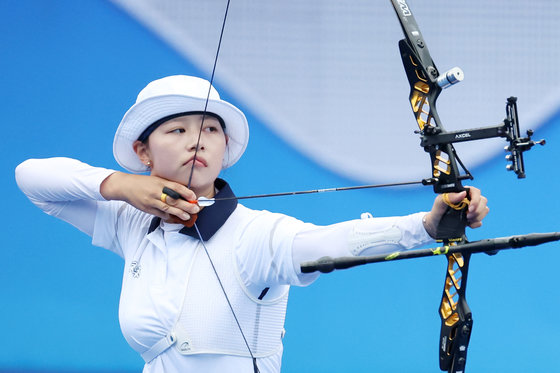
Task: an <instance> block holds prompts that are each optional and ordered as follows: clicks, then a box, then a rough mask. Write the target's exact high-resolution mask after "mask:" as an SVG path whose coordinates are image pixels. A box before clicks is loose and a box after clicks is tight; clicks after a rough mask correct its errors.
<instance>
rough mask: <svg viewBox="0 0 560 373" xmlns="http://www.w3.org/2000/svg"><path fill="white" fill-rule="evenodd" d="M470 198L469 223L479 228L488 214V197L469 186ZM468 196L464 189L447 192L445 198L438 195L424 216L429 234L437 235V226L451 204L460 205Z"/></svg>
mask: <svg viewBox="0 0 560 373" xmlns="http://www.w3.org/2000/svg"><path fill="white" fill-rule="evenodd" d="M468 189H469V199H468V202H467V203H468V209H467V212H466V219H467V225H468V226H469V227H471V228H478V227H480V226H482V220H483V219H484V217H485V216H486V215H487V214H488V212H489V208H488V206H487V203H488V199H486V197H484V196H483V195H482V194H481V193H480V189H478V188H475V187H468ZM465 198H467V192H466V191H462V192H459V193H447V197H446V198H445V199H444V196H443V195H438V196H437V197H436V199H435V201H434V204H433V206H432V210H431V211H430V212H429V213H428V214H427V215H426V216H425V217H424V228H425V229H426V231H427V232H428V234H429V235H430V236H431V237H433V238H438V237H437V234H436V232H437V228H438V225H439V223H440V221H441V218H442V217H443V215H444V214H445V213H446V211H448V209H449V208H450V205H453V206H460V205H461V203H462V202H463V201H464V200H465Z"/></svg>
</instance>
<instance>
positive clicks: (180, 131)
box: [169, 128, 185, 133]
mask: <svg viewBox="0 0 560 373" xmlns="http://www.w3.org/2000/svg"><path fill="white" fill-rule="evenodd" d="M184 132H185V130H184V129H183V128H175V129H172V130H171V131H169V133H184Z"/></svg>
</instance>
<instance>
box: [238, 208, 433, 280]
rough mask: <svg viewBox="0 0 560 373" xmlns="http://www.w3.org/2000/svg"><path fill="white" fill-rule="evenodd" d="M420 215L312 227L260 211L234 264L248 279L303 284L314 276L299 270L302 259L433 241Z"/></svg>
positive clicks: (374, 251)
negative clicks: (236, 263)
mask: <svg viewBox="0 0 560 373" xmlns="http://www.w3.org/2000/svg"><path fill="white" fill-rule="evenodd" d="M425 214H426V213H416V214H412V215H407V216H401V217H387V218H372V217H371V216H370V215H369V214H365V215H364V218H363V219H356V220H350V221H346V222H341V223H337V224H332V225H328V226H317V225H313V224H309V223H303V222H301V221H299V220H297V219H294V218H291V217H288V216H285V215H281V214H273V213H267V212H263V214H262V215H260V216H259V217H257V218H255V219H254V220H253V221H252V222H251V223H250V224H248V225H247V227H246V228H245V231H244V235H243V236H242V239H241V242H243V245H242V246H240V249H239V250H238V261H239V265H240V267H241V269H242V273H243V274H244V275H245V278H247V279H250V280H251V282H253V283H254V282H257V283H261V284H269V285H282V284H287V285H297V286H306V285H309V284H311V283H312V282H313V281H315V280H316V279H317V277H318V276H319V274H318V272H316V273H311V274H304V273H302V272H301V269H300V266H301V264H302V263H304V262H308V261H315V260H317V259H319V258H321V257H323V256H330V257H333V258H336V257H344V256H364V255H375V254H386V253H391V252H395V251H400V250H409V249H414V248H416V247H418V246H421V245H424V244H427V243H429V242H433V239H432V238H431V237H430V236H429V235H428V233H427V232H426V230H425V229H424V226H423V224H422V218H423V217H424V215H425Z"/></svg>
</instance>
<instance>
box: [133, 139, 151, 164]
mask: <svg viewBox="0 0 560 373" xmlns="http://www.w3.org/2000/svg"><path fill="white" fill-rule="evenodd" d="M132 149H134V152H135V153H136V155H137V156H138V159H140V161H141V162H142V163H144V164H145V165H146V166H148V167H149V166H150V165H151V157H150V150H149V149H148V145H147V144H144V143H143V142H142V141H139V140H136V141H134V143H133V144H132Z"/></svg>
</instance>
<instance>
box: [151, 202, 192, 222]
mask: <svg viewBox="0 0 560 373" xmlns="http://www.w3.org/2000/svg"><path fill="white" fill-rule="evenodd" d="M167 199H169V196H168V197H167V198H166V200H167ZM157 208H158V209H159V210H160V211H161V212H162V213H163V214H167V215H174V216H176V217H178V218H179V219H181V220H189V219H190V218H191V215H190V214H189V213H187V212H185V211H184V210H181V209H179V208H177V207H174V206H171V205H169V204H168V203H163V202H160V204H159V205H158V207H157Z"/></svg>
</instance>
